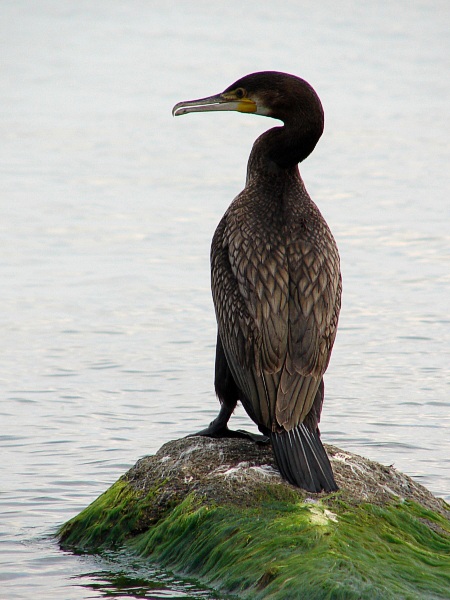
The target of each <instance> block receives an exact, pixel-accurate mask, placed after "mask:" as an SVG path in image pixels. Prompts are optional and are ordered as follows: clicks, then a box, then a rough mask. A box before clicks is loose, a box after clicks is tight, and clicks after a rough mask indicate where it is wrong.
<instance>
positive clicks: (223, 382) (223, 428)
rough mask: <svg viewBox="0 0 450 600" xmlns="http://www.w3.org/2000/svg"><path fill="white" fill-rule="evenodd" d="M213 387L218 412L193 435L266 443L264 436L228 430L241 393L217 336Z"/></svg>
mask: <svg viewBox="0 0 450 600" xmlns="http://www.w3.org/2000/svg"><path fill="white" fill-rule="evenodd" d="M214 387H215V390H216V394H217V397H218V398H219V400H220V412H219V414H218V416H217V417H216V418H215V419H214V421H211V423H210V424H209V425H208V427H206V429H202V431H199V432H198V433H194V434H193V435H204V436H207V437H214V438H223V437H231V438H245V439H250V440H252V441H253V442H257V443H268V442H269V438H268V437H266V436H265V435H258V434H254V433H250V432H248V431H243V430H242V429H239V430H237V431H232V430H231V429H229V428H228V421H229V420H230V417H231V415H232V414H233V411H234V409H235V408H236V404H237V402H238V400H239V396H240V395H241V393H240V391H239V388H238V386H237V385H236V382H235V381H234V378H233V375H232V373H231V371H230V367H229V366H228V363H227V359H226V356H225V352H224V349H223V346H222V340H221V339H220V336H219V335H217V346H216V367H215V378H214ZM189 437H190V436H189Z"/></svg>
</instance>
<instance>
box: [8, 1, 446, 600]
mask: <svg viewBox="0 0 450 600" xmlns="http://www.w3.org/2000/svg"><path fill="white" fill-rule="evenodd" d="M317 5H318V6H316V7H312V3H311V2H306V0H305V1H303V2H302V1H300V2H299V1H294V0H292V1H286V2H282V3H281V2H277V3H269V2H265V1H262V0H259V1H256V0H250V1H248V2H245V3H242V2H241V0H239V1H237V0H231V1H230V2H227V3H219V4H217V3H216V4H214V3H213V4H211V3H210V2H206V1H195V2H189V3H188V2H181V1H180V2H164V3H162V2H156V0H155V1H154V2H153V1H150V0H149V1H144V0H141V1H138V0H134V1H133V0H132V1H128V2H116V1H110V0H108V1H106V0H97V1H95V2H92V1H89V2H88V1H81V0H77V1H75V0H73V1H70V0H67V1H65V2H57V1H56V0H54V1H46V0H41V1H40V2H32V1H31V0H30V1H29V2H26V1H20V0H14V1H7V0H4V1H3V2H2V3H1V6H0V31H1V38H0V44H1V46H0V56H1V62H2V64H1V68H0V85H1V90H2V94H1V95H2V100H1V107H0V132H1V140H2V143H1V145H0V154H1V156H0V159H1V163H0V169H1V182H2V183H1V190H2V191H1V214H2V218H1V225H0V226H1V238H0V243H1V255H0V256H1V258H0V279H1V289H2V293H1V297H2V300H1V307H2V309H1V311H0V318H1V320H2V323H1V328H2V349H1V354H2V360H1V374H0V385H1V388H2V393H1V405H0V419H1V421H0V422H1V430H0V447H1V465H2V470H1V487H0V492H1V495H0V511H1V520H0V540H1V546H0V553H1V554H0V578H1V582H0V596H1V597H2V598H3V597H4V598H8V600H9V599H14V598H28V597H33V598H38V599H41V598H42V599H46V600H47V599H53V598H55V599H61V598H62V599H67V600H79V599H84V598H103V597H106V596H107V597H111V596H113V597H116V598H137V597H146V598H166V599H167V598H216V596H214V594H212V593H210V592H208V591H206V590H203V591H202V589H201V588H200V587H199V585H197V584H196V583H195V582H194V583H189V582H188V583H186V582H181V581H179V580H178V579H176V578H174V577H171V576H170V575H169V574H167V573H162V572H160V571H154V572H153V571H151V570H149V568H148V567H146V566H145V565H144V564H141V563H139V561H135V560H134V559H132V558H129V559H127V558H126V557H121V558H120V559H119V560H118V559H117V557H115V556H113V555H109V556H105V557H102V558H98V557H87V556H83V557H74V556H72V555H70V554H64V553H62V552H60V551H59V550H58V548H57V546H56V544H54V542H53V541H52V539H51V537H50V534H51V533H52V532H53V531H54V530H55V528H56V527H57V526H58V525H59V524H61V523H62V522H64V521H66V520H67V519H68V518H70V517H71V516H73V515H75V514H76V513H78V512H79V511H80V510H81V509H82V508H83V507H84V506H86V505H87V504H88V503H89V502H91V501H92V500H93V499H95V498H96V497H97V496H98V495H99V494H100V493H101V492H102V491H104V490H105V489H106V487H107V486H109V485H110V484H111V483H112V482H114V481H115V480H116V479H117V478H118V477H119V476H120V475H121V474H122V473H124V471H125V470H126V469H127V468H128V467H130V466H131V465H132V464H134V462H135V461H136V460H137V459H138V458H139V457H140V456H142V455H144V454H148V453H153V452H155V451H156V450H157V449H158V448H159V447H160V446H161V444H163V443H164V442H166V441H168V440H170V439H173V438H176V437H180V436H182V435H185V434H187V433H189V432H192V431H194V430H197V429H199V428H200V427H203V426H205V424H207V423H208V422H209V421H210V420H211V418H213V417H214V416H215V414H216V411H217V403H216V400H215V398H214V393H213V385H212V373H213V361H214V344H215V321H214V313H213V307H212V301H211V298H210V291H209V244H210V239H211V237H212V234H213V231H214V228H215V225H216V223H217V222H218V220H219V218H220V217H221V215H222V214H223V212H224V210H225V208H226V207H227V206H228V204H229V202H230V201H231V199H232V198H233V197H234V196H235V195H236V194H237V193H238V192H239V191H240V189H241V188H242V185H243V181H244V178H245V167H246V160H247V156H248V153H249V151H250V148H251V144H252V142H253V140H254V139H255V138H256V137H257V135H258V134H259V133H261V132H262V131H263V130H265V129H267V128H268V127H269V126H270V125H271V123H270V122H269V120H267V119H262V118H253V117H251V116H246V115H238V114H229V113H228V114H209V115H208V114H205V115H188V116H186V117H183V118H181V119H173V118H172V117H171V108H172V106H173V105H174V104H175V102H177V101H180V100H184V99H190V98H198V97H201V96H205V95H209V94H212V93H215V92H218V91H220V90H222V89H224V88H225V87H226V86H228V85H229V84H230V83H232V82H233V81H234V80H235V79H237V78H238V77H240V76H242V75H244V74H246V73H248V72H252V71H255V70H262V69H277V70H283V71H288V72H292V73H296V74H298V75H301V76H303V77H305V78H306V79H308V80H309V81H310V82H311V83H312V84H313V85H314V86H315V87H316V89H317V91H318V93H319V95H320V96H321V98H322V100H323V104H324V107H325V113H326V131H325V135H324V138H323V139H322V141H321V142H320V143H319V145H318V147H317V149H316V151H315V152H314V154H313V155H312V156H311V157H310V158H309V159H308V160H307V161H306V162H305V164H304V165H303V167H302V174H303V177H304V179H305V182H306V184H307V187H308V189H309V191H310V193H311V195H312V197H313V198H314V199H315V201H316V202H317V204H318V205H319V206H320V208H321V210H322V212H323V214H324V215H325V217H326V218H327V220H328V222H329V224H330V226H331V228H332V230H333V232H334V234H335V237H336V239H337V241H338V245H339V247H340V251H341V256H342V265H343V275H344V305H343V310H342V316H341V322H340V330H339V333H338V339H337V342H336V346H335V350H334V354H333V358H332V361H331V365H330V368H329V371H328V375H327V379H326V387H327V393H328V396H327V398H326V403H325V408H324V414H323V423H322V431H323V436H324V438H325V440H326V441H328V442H331V443H335V444H337V445H339V446H341V447H343V448H347V449H349V450H352V451H355V452H358V453H360V454H363V455H365V456H367V457H370V458H372V459H375V460H379V461H381V462H384V463H386V464H392V463H394V464H395V465H396V466H397V467H398V468H399V469H401V470H402V471H404V472H406V473H408V474H410V475H412V476H413V477H414V478H416V479H417V480H418V481H420V482H421V483H423V484H425V485H427V486H428V487H429V488H430V489H431V490H432V491H433V492H434V493H436V494H437V495H440V496H442V497H444V498H447V499H449V500H450V472H449V466H450V465H449V462H450V460H449V457H450V426H449V404H450V400H449V397H450V387H449V382H450V377H449V375H450V373H449V363H450V314H449V297H450V231H449V225H448V221H449V216H450V207H449V200H448V198H449V186H448V164H449V159H450V156H449V149H448V148H449V146H448V139H449V133H450V131H449V111H448V98H449V91H450V84H449V79H448V72H449V57H450V48H449V38H448V32H447V23H448V19H449V16H450V8H449V7H450V5H449V4H448V2H447V1H446V0H442V1H441V2H439V1H436V2H420V1H413V2H411V1H410V0H402V1H398V2H396V1H393V2H392V1H389V2H387V1H386V2H377V3H371V4H370V6H369V5H368V4H367V3H357V2H350V1H349V2H344V3H342V4H341V5H340V8H339V10H336V7H335V4H334V3H333V2H331V1H325V2H320V3H317ZM234 422H235V423H234V424H235V425H236V426H240V427H248V421H247V418H246V416H245V414H244V413H243V411H242V410H241V411H239V412H238V414H237V416H236V417H235V418H234Z"/></svg>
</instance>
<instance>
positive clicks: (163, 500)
mask: <svg viewBox="0 0 450 600" xmlns="http://www.w3.org/2000/svg"><path fill="white" fill-rule="evenodd" d="M325 447H326V450H327V453H328V456H329V458H330V460H331V464H332V466H333V470H334V473H335V478H336V482H337V484H338V485H339V488H340V491H339V492H338V494H339V495H340V497H341V498H342V499H344V500H345V501H347V502H350V503H352V504H358V503H363V502H368V503H372V504H379V505H382V504H386V503H388V502H389V501H391V500H397V501H398V500H399V499H400V500H402V499H404V500H413V501H415V502H417V503H419V504H421V505H422V506H424V507H426V508H428V509H430V510H433V511H437V512H439V513H440V514H442V515H444V516H447V517H448V516H449V512H448V510H446V505H445V502H444V501H443V500H441V499H439V498H436V497H435V496H433V494H431V492H429V491H428V490H427V489H426V488H424V487H423V486H421V485H420V484H419V483H417V482H415V481H414V480H413V479H411V478H410V477H408V476H407V475H404V474H403V473H401V472H399V471H397V470H396V469H395V468H394V467H392V466H384V465H381V464H379V463H377V462H374V461H371V460H368V459H366V458H363V457H361V456H358V455H357V454H353V453H351V452H348V451H344V450H340V449H339V448H336V447H335V446H330V445H326V446H325ZM124 479H125V480H126V481H127V482H128V483H129V484H130V485H131V486H132V487H133V488H134V489H135V490H136V491H140V492H142V493H143V494H146V493H148V492H149V490H152V489H158V492H157V493H156V495H155V498H154V503H153V508H152V510H154V511H155V514H154V515H153V517H154V519H155V520H156V519H157V518H158V512H159V511H163V510H164V509H165V506H166V505H167V504H168V503H172V502H173V501H175V500H176V502H179V501H180V500H182V498H183V497H184V496H186V495H188V494H189V493H190V492H195V493H196V494H197V495H200V496H203V497H204V498H205V499H210V500H211V501H214V502H217V503H219V504H223V503H234V504H237V505H245V506H249V505H250V504H251V502H252V499H254V498H255V497H256V498H257V497H258V496H259V494H260V493H261V490H262V489H264V490H265V492H266V491H267V489H269V490H271V491H272V493H273V495H274V498H276V497H280V498H281V497H282V495H283V494H284V495H285V496H287V497H290V499H291V500H294V499H295V496H298V500H299V501H300V500H303V501H304V500H305V499H308V498H310V499H312V500H314V499H318V498H322V497H326V496H327V495H326V494H324V493H322V494H311V493H309V492H305V491H303V490H300V489H298V488H295V487H294V486H292V485H290V484H289V483H287V482H286V481H284V480H283V479H282V478H281V476H280V474H279V471H278V469H277V466H276V463H275V458H274V456H273V452H272V448H271V446H270V444H268V445H261V444H256V443H254V442H252V441H249V440H244V439H236V438H226V439H211V438H206V437H186V438H182V439H179V440H174V441H171V442H168V443H167V444H165V445H164V446H162V447H161V448H160V450H158V452H157V453H156V454H155V455H153V456H147V457H144V458H142V459H140V460H139V461H138V462H137V463H136V465H135V466H134V467H132V468H131V469H130V470H129V471H128V473H127V474H126V475H125V476H124ZM152 520H153V519H152Z"/></svg>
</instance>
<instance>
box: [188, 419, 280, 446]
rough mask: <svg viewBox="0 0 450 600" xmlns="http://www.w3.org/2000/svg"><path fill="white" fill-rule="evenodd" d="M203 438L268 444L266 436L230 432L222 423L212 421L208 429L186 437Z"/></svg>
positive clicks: (216, 420)
mask: <svg viewBox="0 0 450 600" xmlns="http://www.w3.org/2000/svg"><path fill="white" fill-rule="evenodd" d="M195 436H205V437H212V438H243V439H246V440H251V441H252V442H255V443H257V444H268V443H269V442H270V438H268V437H267V436H266V435H259V434H257V433H251V432H250V431H244V430H243V429H237V430H235V431H234V430H232V429H229V428H228V426H227V425H226V424H225V425H224V424H223V421H221V420H219V419H214V421H212V422H211V423H210V424H209V425H208V427H206V428H205V429H202V430H201V431H198V432H197V433H191V434H190V435H188V436H187V437H195Z"/></svg>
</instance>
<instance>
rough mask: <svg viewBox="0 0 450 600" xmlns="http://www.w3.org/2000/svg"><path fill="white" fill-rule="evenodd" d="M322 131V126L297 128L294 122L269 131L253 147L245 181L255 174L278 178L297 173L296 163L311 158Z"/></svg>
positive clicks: (312, 125)
mask: <svg viewBox="0 0 450 600" xmlns="http://www.w3.org/2000/svg"><path fill="white" fill-rule="evenodd" d="M322 131H323V124H322V125H321V126H320V124H318V125H314V124H311V126H310V127H307V128H305V126H304V124H302V125H300V124H299V125H298V126H297V125H296V123H295V122H294V123H291V124H289V125H283V126H282V127H274V128H272V129H269V131H266V132H265V133H263V134H262V135H261V136H260V137H259V138H258V139H257V140H256V141H255V143H254V144H253V148H252V151H251V153H250V157H249V160H248V168H247V179H249V178H251V177H252V176H253V175H254V174H255V173H258V174H259V175H260V176H261V175H262V174H263V173H266V174H268V175H272V176H274V175H279V176H281V177H283V176H288V174H289V173H291V174H294V173H298V167H297V165H298V163H300V162H302V161H303V160H304V159H305V158H306V157H307V156H309V155H310V154H311V152H312V151H313V150H314V148H315V146H316V144H317V142H318V141H319V138H320V136H321V135H322Z"/></svg>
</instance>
